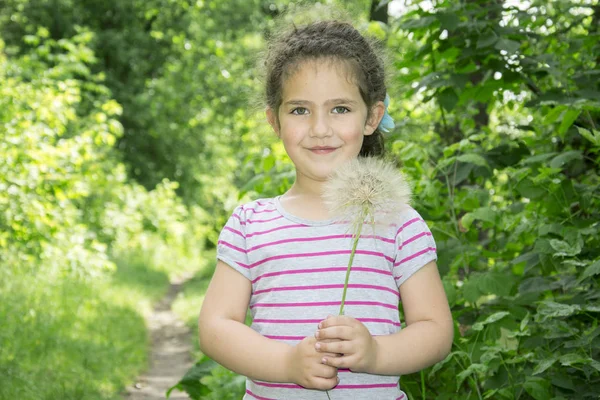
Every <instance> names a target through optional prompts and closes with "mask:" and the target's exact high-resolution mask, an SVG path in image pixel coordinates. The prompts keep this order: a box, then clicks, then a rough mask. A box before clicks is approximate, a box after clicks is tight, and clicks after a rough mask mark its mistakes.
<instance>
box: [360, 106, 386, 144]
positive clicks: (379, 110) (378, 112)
mask: <svg viewBox="0 0 600 400" xmlns="http://www.w3.org/2000/svg"><path fill="white" fill-rule="evenodd" d="M384 113H385V105H384V104H383V101H378V102H377V103H375V104H374V105H373V107H371V115H370V116H369V118H368V119H367V123H366V124H365V133H364V134H365V136H369V135H372V134H373V132H375V129H377V127H378V126H379V123H380V122H381V119H382V118H383V114H384Z"/></svg>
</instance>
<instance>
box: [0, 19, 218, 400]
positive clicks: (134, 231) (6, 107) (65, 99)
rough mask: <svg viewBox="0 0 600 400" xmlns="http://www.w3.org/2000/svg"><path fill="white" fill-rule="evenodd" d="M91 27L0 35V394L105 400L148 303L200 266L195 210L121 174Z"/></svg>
mask: <svg viewBox="0 0 600 400" xmlns="http://www.w3.org/2000/svg"><path fill="white" fill-rule="evenodd" d="M93 36H94V35H93V33H92V32H90V31H89V30H86V29H84V28H80V29H78V30H77V33H76V34H75V35H74V36H73V37H70V38H63V39H60V40H55V39H52V38H50V37H49V32H48V30H47V29H45V28H43V27H39V29H38V30H37V31H36V34H35V35H26V36H25V37H24V38H23V40H24V42H25V43H26V44H27V46H30V47H31V50H30V51H28V52H25V53H23V54H22V55H20V56H16V55H13V56H11V57H7V54H14V49H12V48H8V47H5V44H4V42H2V41H0V127H1V130H0V188H1V190H0V262H1V264H2V268H1V269H0V318H1V320H2V321H3V327H4V328H3V330H2V332H1V333H0V371H1V373H0V397H2V398H19V399H40V398H42V399H46V398H47V399H54V398H61V399H62V398H64V399H98V398H114V396H115V395H116V393H118V392H119V391H120V390H121V389H122V388H123V386H124V385H125V384H127V383H128V382H129V381H130V380H131V379H132V378H133V377H134V376H135V375H136V374H137V373H138V372H139V371H140V370H141V369H142V368H143V367H144V365H145V363H146V351H147V341H146V328H145V323H144V320H143V318H142V316H143V313H145V312H148V311H149V309H150V302H151V301H153V300H157V299H158V298H159V297H160V296H161V295H162V294H163V293H164V291H165V289H166V286H167V284H168V279H169V274H176V273H178V272H181V271H183V270H194V269H197V268H198V265H199V258H200V254H201V251H202V246H201V243H202V241H203V238H204V235H205V234H206V232H207V228H205V227H204V226H203V224H201V220H202V218H204V217H203V215H202V213H203V212H202V210H200V208H199V207H189V208H188V207H185V206H184V205H183V202H182V201H181V199H180V198H178V197H177V196H176V193H175V188H176V184H175V183H172V182H169V181H164V182H163V183H161V184H159V185H157V187H156V188H155V189H154V190H152V191H147V190H146V189H144V188H143V187H141V186H140V185H139V184H135V183H131V182H128V181H127V176H126V173H125V168H124V166H123V165H122V164H121V163H120V162H119V155H118V153H117V152H116V151H115V148H114V146H115V144H116V141H117V139H118V137H119V136H121V135H122V125H121V124H120V123H119V121H118V120H117V118H118V116H119V115H120V113H121V106H120V105H119V104H118V103H117V102H115V101H114V99H112V98H111V96H110V91H109V90H108V89H107V88H106V86H104V84H103V81H102V78H101V76H100V75H98V74H95V73H93V72H92V70H91V68H90V65H91V64H93V63H94V62H95V60H96V58H95V55H94V53H93V52H92V51H91V49H90V48H89V47H88V45H89V43H90V42H91V41H92V40H93ZM199 243H200V244H199Z"/></svg>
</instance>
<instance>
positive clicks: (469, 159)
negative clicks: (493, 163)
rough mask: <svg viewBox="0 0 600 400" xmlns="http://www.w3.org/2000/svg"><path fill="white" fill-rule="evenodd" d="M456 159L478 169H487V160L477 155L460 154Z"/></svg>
mask: <svg viewBox="0 0 600 400" xmlns="http://www.w3.org/2000/svg"><path fill="white" fill-rule="evenodd" d="M456 159H457V160H458V161H461V162H464V163H469V164H475V165H478V166H480V167H486V168H489V164H488V162H487V160H486V159H485V158H484V157H482V156H480V155H479V154H475V153H467V154H461V155H460V156H458V157H456Z"/></svg>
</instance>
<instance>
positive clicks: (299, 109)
mask: <svg viewBox="0 0 600 400" xmlns="http://www.w3.org/2000/svg"><path fill="white" fill-rule="evenodd" d="M292 114H295V115H306V114H308V109H306V108H304V107H296V108H294V109H293V110H292Z"/></svg>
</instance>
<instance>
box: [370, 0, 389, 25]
mask: <svg viewBox="0 0 600 400" xmlns="http://www.w3.org/2000/svg"><path fill="white" fill-rule="evenodd" d="M380 3H382V1H381V0H372V1H371V11H370V13H369V20H371V21H380V22H383V23H384V24H387V23H388V19H389V14H388V2H385V4H381V5H380Z"/></svg>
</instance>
